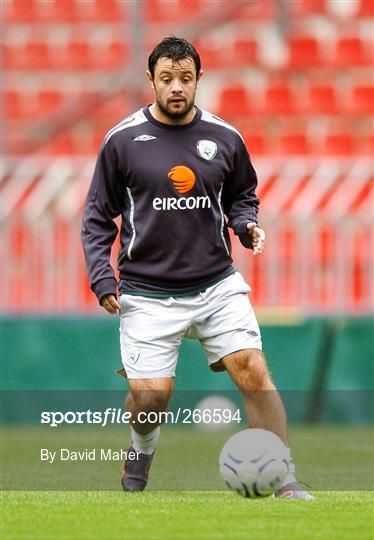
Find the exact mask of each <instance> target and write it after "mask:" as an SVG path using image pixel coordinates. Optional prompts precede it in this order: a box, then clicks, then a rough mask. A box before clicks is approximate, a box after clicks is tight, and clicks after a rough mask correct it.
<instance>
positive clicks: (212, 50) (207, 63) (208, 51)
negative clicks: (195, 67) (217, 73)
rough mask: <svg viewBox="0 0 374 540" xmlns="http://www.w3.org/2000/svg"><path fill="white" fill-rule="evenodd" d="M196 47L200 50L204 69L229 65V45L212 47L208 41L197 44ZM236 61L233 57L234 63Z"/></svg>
mask: <svg viewBox="0 0 374 540" xmlns="http://www.w3.org/2000/svg"><path fill="white" fill-rule="evenodd" d="M195 45H196V49H197V50H198V51H199V55H200V59H201V66H202V69H219V68H222V67H223V66H225V65H228V62H230V58H229V57H228V55H227V53H228V51H227V47H225V48H222V47H218V48H217V47H212V46H209V45H207V44H206V43H199V42H197V43H196V44H195ZM234 62H235V58H232V63H234Z"/></svg>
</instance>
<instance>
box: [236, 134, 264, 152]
mask: <svg viewBox="0 0 374 540" xmlns="http://www.w3.org/2000/svg"><path fill="white" fill-rule="evenodd" d="M242 135H243V137H244V142H245V145H246V147H247V150H248V152H249V154H250V155H251V156H257V155H259V154H264V153H265V152H266V138H265V137H264V136H263V135H262V134H261V133H242Z"/></svg>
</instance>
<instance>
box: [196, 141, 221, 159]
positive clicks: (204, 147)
mask: <svg viewBox="0 0 374 540" xmlns="http://www.w3.org/2000/svg"><path fill="white" fill-rule="evenodd" d="M196 146H197V151H198V152H199V154H200V156H201V157H202V158H204V159H208V160H211V159H213V158H214V156H215V155H216V154H217V144H216V143H215V142H214V141H208V140H201V141H197V145H196Z"/></svg>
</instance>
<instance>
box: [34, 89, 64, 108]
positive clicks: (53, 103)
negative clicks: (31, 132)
mask: <svg viewBox="0 0 374 540" xmlns="http://www.w3.org/2000/svg"><path fill="white" fill-rule="evenodd" d="M61 104H62V96H61V94H60V92H59V91H58V90H42V91H40V92H39V93H38V95H37V112H38V114H50V113H51V112H54V111H55V110H56V109H58V108H59V107H60V106H61Z"/></svg>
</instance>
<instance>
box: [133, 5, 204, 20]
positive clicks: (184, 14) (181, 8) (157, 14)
mask: <svg viewBox="0 0 374 540" xmlns="http://www.w3.org/2000/svg"><path fill="white" fill-rule="evenodd" d="M142 6H143V13H144V16H145V17H146V19H147V20H148V21H149V22H162V21H169V22H173V23H174V24H175V23H176V22H177V21H179V22H180V23H183V22H185V21H186V20H191V19H195V18H197V16H198V14H199V12H200V10H201V8H202V7H206V3H205V2H204V0H188V1H186V0H169V1H168V2H165V1H164V0H148V1H146V2H144V3H142Z"/></svg>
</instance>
